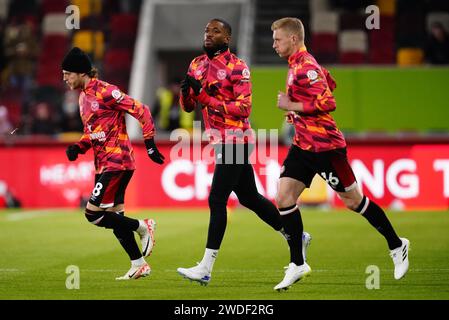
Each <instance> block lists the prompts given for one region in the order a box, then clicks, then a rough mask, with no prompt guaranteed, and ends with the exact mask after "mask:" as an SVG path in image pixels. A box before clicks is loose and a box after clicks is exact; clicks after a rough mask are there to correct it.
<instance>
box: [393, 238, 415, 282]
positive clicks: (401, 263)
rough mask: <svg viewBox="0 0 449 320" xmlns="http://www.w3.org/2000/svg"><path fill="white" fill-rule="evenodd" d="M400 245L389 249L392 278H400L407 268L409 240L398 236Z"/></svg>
mask: <svg viewBox="0 0 449 320" xmlns="http://www.w3.org/2000/svg"><path fill="white" fill-rule="evenodd" d="M400 239H401V241H402V245H401V246H400V247H397V248H396V249H393V250H391V251H390V257H391V258H392V259H393V263H394V278H395V279H396V280H399V279H401V278H402V277H403V276H404V275H405V274H406V273H407V270H408V251H409V250H410V241H409V240H408V239H406V238H400Z"/></svg>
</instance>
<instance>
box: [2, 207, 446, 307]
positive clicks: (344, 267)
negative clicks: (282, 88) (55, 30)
mask: <svg viewBox="0 0 449 320" xmlns="http://www.w3.org/2000/svg"><path fill="white" fill-rule="evenodd" d="M302 213H303V222H304V226H305V230H306V231H308V232H310V233H311V234H312V237H313V240H312V245H311V246H310V247H309V251H308V263H309V264H310V266H311V267H312V274H311V276H310V277H308V278H306V279H304V280H301V281H300V282H298V283H297V284H295V285H294V286H293V287H292V288H291V289H290V290H289V291H286V292H280V293H279V292H276V291H274V290H273V287H274V286H275V285H276V284H277V283H278V282H280V281H281V280H282V278H283V274H284V273H283V272H284V269H283V267H284V266H286V265H287V264H288V261H289V252H288V249H287V244H286V243H285V241H284V240H283V238H282V237H281V236H280V234H279V233H277V232H274V231H273V230H272V229H271V228H270V227H268V226H267V225H265V224H264V223H263V222H262V221H260V220H258V218H257V216H256V215H254V214H253V213H251V212H250V211H247V210H244V209H236V210H233V211H232V212H231V213H229V218H228V225H227V230H226V234H225V238H224V241H223V244H222V247H221V250H220V252H219V255H218V258H217V261H216V263H215V266H214V271H213V273H212V280H211V282H210V284H209V285H208V286H206V287H204V286H200V285H199V284H198V283H196V282H189V281H188V280H185V279H183V278H182V277H181V276H179V275H178V274H177V272H176V269H177V268H178V267H191V266H194V265H195V264H196V262H197V261H200V260H201V258H202V255H203V252H204V245H205V241H206V234H207V227H208V222H209V214H208V211H207V210H171V211H169V210H154V209H152V210H141V211H135V212H129V215H130V216H132V217H135V218H144V217H153V218H155V219H156V221H157V229H156V246H155V248H154V250H153V254H152V255H151V257H150V258H149V259H148V262H149V263H150V264H151V267H152V273H151V275H150V276H149V277H146V278H143V279H138V280H133V281H116V280H115V277H117V276H121V275H123V274H124V273H125V272H126V271H127V270H128V268H129V260H128V258H127V256H126V254H125V252H124V251H123V250H122V249H121V247H120V245H119V243H118V241H117V240H116V239H115V238H114V236H113V234H112V231H111V230H106V229H103V228H97V227H94V226H92V225H91V224H89V223H88V222H87V221H86V220H85V218H84V215H83V214H82V211H81V210H62V209H61V210H55V209H52V210H40V211H26V212H24V211H9V210H6V211H5V210H4V211H0V245H1V254H0V299H1V300H7V299H33V300H39V299H67V300H77V299H87V300H96V299H125V300H126V299H132V300H134V299H150V300H184V299H186V300H231V299H234V300H277V299H280V300H306V299H338V300H340V299H345V300H346V299H376V300H377V299H379V300H383V299H407V300H408V299H420V300H421V299H444V300H447V299H449V231H448V230H449V212H389V213H388V216H389V218H390V219H391V221H392V223H393V225H394V226H395V228H396V230H397V232H398V233H399V235H400V236H404V237H407V238H408V239H409V240H410V242H411V251H410V269H409V272H408V274H407V275H406V277H405V278H403V279H402V280H400V281H397V280H394V278H393V263H392V261H391V258H390V257H389V255H388V248H387V246H386V242H385V241H384V239H383V238H382V237H381V236H380V234H378V233H377V232H376V231H375V230H374V229H372V227H371V226H370V225H369V224H368V223H367V221H365V219H363V218H361V217H359V216H358V215H357V214H355V213H351V212H348V211H344V210H342V211H323V210H315V209H307V208H304V209H302ZM69 265H75V266H77V267H78V268H79V270H80V288H79V289H78V290H77V289H72V290H69V289H67V288H66V279H67V277H68V276H69V274H67V273H66V268H67V266H69ZM370 265H374V266H377V267H378V268H379V270H380V277H379V289H371V290H368V289H367V288H366V285H365V283H366V279H367V277H369V276H370V274H368V273H366V269H367V267H368V266H370Z"/></svg>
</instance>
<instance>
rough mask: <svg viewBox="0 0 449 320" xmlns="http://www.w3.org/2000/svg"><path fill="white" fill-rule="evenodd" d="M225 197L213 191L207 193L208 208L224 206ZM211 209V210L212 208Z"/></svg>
mask: <svg viewBox="0 0 449 320" xmlns="http://www.w3.org/2000/svg"><path fill="white" fill-rule="evenodd" d="M227 201H228V200H227V199H225V198H224V197H222V196H220V195H217V194H215V193H213V192H211V193H210V194H209V198H208V202H209V208H210V209H216V208H217V209H220V208H222V207H225V208H226V203H227ZM212 211H213V210H212Z"/></svg>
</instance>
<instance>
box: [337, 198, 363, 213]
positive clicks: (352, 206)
mask: <svg viewBox="0 0 449 320" xmlns="http://www.w3.org/2000/svg"><path fill="white" fill-rule="evenodd" d="M341 200H342V201H343V203H344V204H345V206H346V207H347V208H348V209H349V210H352V211H356V210H357V208H358V207H359V205H360V199H353V198H341Z"/></svg>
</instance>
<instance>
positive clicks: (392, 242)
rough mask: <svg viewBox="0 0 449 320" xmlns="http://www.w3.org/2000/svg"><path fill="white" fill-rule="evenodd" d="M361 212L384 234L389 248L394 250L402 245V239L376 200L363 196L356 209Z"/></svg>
mask: <svg viewBox="0 0 449 320" xmlns="http://www.w3.org/2000/svg"><path fill="white" fill-rule="evenodd" d="M355 211H356V212H358V213H361V214H362V216H363V217H365V219H366V220H368V222H369V223H370V224H371V225H372V226H373V227H374V228H376V229H377V231H379V232H380V234H382V235H383V236H384V237H385V239H386V240H387V242H388V248H389V249H390V250H393V249H395V248H397V247H400V246H401V245H402V241H401V239H399V237H398V235H397V234H396V232H395V231H394V229H393V226H392V225H391V223H390V221H389V220H388V218H387V216H386V215H385V212H384V211H383V210H382V208H380V207H379V206H378V205H377V204H376V203H375V202H373V201H370V200H369V199H368V198H367V197H366V196H364V197H363V199H362V202H361V203H360V205H359V207H358V208H357V209H356V210H355Z"/></svg>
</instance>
